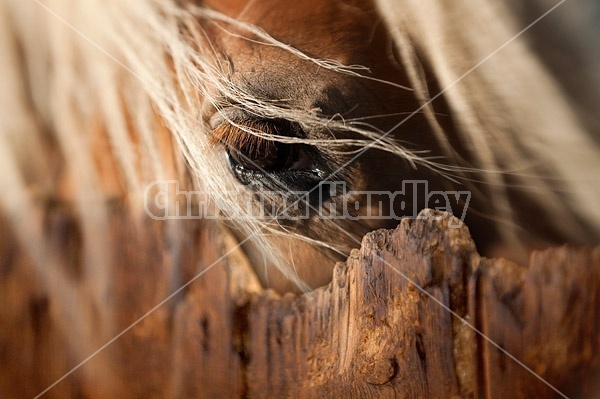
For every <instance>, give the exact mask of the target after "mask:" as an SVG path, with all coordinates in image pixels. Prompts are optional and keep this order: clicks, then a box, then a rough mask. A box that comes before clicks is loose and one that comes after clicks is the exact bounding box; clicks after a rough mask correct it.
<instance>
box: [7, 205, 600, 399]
mask: <svg viewBox="0 0 600 399" xmlns="http://www.w3.org/2000/svg"><path fill="white" fill-rule="evenodd" d="M50 213H52V215H53V217H50V218H49V219H48V226H49V227H48V231H49V232H50V233H49V234H50V235H51V236H54V237H58V238H63V239H62V240H55V241H53V243H54V244H53V245H54V248H55V249H56V250H57V251H59V252H61V253H64V254H66V255H65V258H64V259H63V260H64V262H63V263H64V264H63V269H67V270H68V271H67V273H68V274H69V275H71V278H72V279H74V281H77V284H78V286H83V287H85V286H86V284H89V283H90V282H89V281H87V280H86V274H85V272H83V271H81V270H83V269H81V264H79V263H80V262H82V259H84V257H82V256H81V255H78V252H77V245H78V244H77V243H78V240H76V239H75V238H76V237H77V233H76V230H73V229H70V228H68V226H71V227H73V226H75V225H76V220H75V217H74V216H73V215H71V214H70V212H69V211H68V209H63V208H60V209H53V210H52V211H51V212H50ZM126 215H127V212H126V210H125V209H124V208H121V207H115V208H114V209H113V210H112V212H111V220H110V231H109V232H108V233H107V234H109V236H110V245H109V246H110V248H106V252H107V253H108V254H109V255H110V256H109V258H108V259H110V267H111V269H110V271H111V272H110V276H111V280H110V285H111V286H110V289H109V290H107V292H108V293H109V294H110V295H108V296H107V298H105V299H106V301H105V302H103V303H101V304H98V303H95V304H93V306H92V305H90V306H88V307H83V309H87V310H88V311H89V312H90V313H91V314H92V315H93V314H94V309H95V307H97V306H104V307H105V309H104V311H105V314H109V315H111V318H110V319H109V320H110V324H109V325H106V324H102V323H103V322H104V320H106V319H105V318H102V317H99V316H98V317H89V320H95V323H98V325H94V326H93V328H90V329H88V330H82V331H84V332H87V333H86V334H87V335H79V336H78V335H74V334H73V330H71V329H69V325H66V324H65V320H64V318H63V316H62V315H64V314H65V313H64V312H63V311H62V309H60V308H59V307H58V306H57V304H60V303H65V301H64V300H63V301H62V302H61V301H59V300H58V299H57V298H54V297H53V296H52V295H51V293H50V292H49V291H48V289H47V287H46V288H45V286H44V284H43V282H41V281H37V280H36V276H34V275H33V270H34V269H33V268H32V266H31V261H30V260H29V259H28V257H27V256H25V255H24V254H23V251H21V250H20V249H19V248H20V246H19V244H17V242H16V241H15V239H14V237H12V236H11V232H10V230H9V229H2V231H3V239H2V241H1V244H0V255H1V259H2V263H0V265H1V267H0V292H1V293H2V297H3V300H2V301H0V320H2V323H1V324H0V369H1V370H2V373H0V374H1V376H0V397H2V398H4V397H7V398H20V397H33V396H35V395H36V394H37V393H39V392H41V391H42V390H44V389H45V388H46V387H47V386H49V385H50V384H52V383H53V382H54V381H55V380H56V379H57V378H59V377H60V376H61V375H62V374H64V373H66V372H68V371H69V370H70V369H71V368H72V367H74V366H75V365H77V364H78V363H79V362H80V361H81V360H82V359H85V358H86V357H87V356H88V355H89V354H90V353H91V352H90V350H91V349H97V348H99V347H100V346H102V344H104V343H106V342H109V340H110V339H111V338H112V337H114V336H115V335H117V334H119V333H120V332H122V331H123V330H124V329H125V328H128V327H129V326H131V325H132V323H134V322H135V321H136V320H140V318H141V317H144V318H143V319H142V320H140V321H139V322H138V323H137V324H135V325H134V326H133V327H132V328H131V329H129V330H128V331H127V332H126V333H124V334H123V335H122V336H120V337H119V338H118V339H117V340H115V341H113V342H111V344H110V345H108V346H107V347H106V348H105V349H104V350H102V351H101V352H100V353H99V354H98V355H97V356H94V357H93V358H91V359H90V360H89V361H88V362H86V363H85V365H83V366H82V367H81V368H79V369H77V370H76V371H75V372H74V373H72V374H70V375H69V376H68V377H67V378H65V379H64V380H63V381H61V382H60V383H59V384H57V385H56V386H55V387H53V388H52V389H51V390H49V391H48V392H47V393H46V394H45V395H44V397H48V398H51V397H61V398H63V397H86V398H100V397H107V395H116V396H118V397H131V398H141V397H144V398H148V397H149V398H152V397H156V398H162V397H172V398H192V397H195V398H196V397H197V398H217V397H228V398H267V397H268V398H271V397H293V398H296V397H299V398H323V397H325V398H327V397H330V398H337V397H343V398H363V397H364V398H454V397H456V398H459V397H464V398H506V397H512V398H533V397H535V398H555V397H561V396H560V395H559V394H558V393H557V392H556V391H555V390H553V389H552V388H550V387H549V386H548V385H547V384H546V383H544V382H542V381H540V379H539V378H538V377H536V376H534V375H533V374H532V373H531V371H533V372H535V373H536V374H537V375H538V376H539V377H541V378H544V379H545V380H546V381H547V383H548V384H551V385H553V386H554V387H555V388H556V389H557V390H559V391H561V392H563V393H564V394H566V395H568V396H569V397H586V398H587V397H594V396H593V395H594V393H595V392H594V390H595V389H597V387H594V381H595V380H594V374H593V373H594V372H595V373H596V375H595V376H596V378H597V376H598V372H597V370H598V364H599V363H600V247H596V248H582V247H573V246H564V247H560V248H553V249H549V250H545V251H541V252H536V253H534V254H532V256H531V260H530V265H529V266H528V267H522V266H518V265H516V264H513V263H510V262H508V261H505V260H502V259H485V258H482V257H480V256H479V255H478V253H477V251H476V248H475V246H474V244H473V242H472V240H471V238H470V236H469V232H468V229H467V228H466V227H461V228H452V227H450V226H449V222H450V221H453V222H456V220H455V219H454V220H452V219H449V217H448V216H447V215H445V214H441V213H436V212H432V211H424V213H422V214H421V216H422V218H420V219H417V220H403V221H402V222H401V223H400V225H399V226H398V228H396V229H395V230H378V231H374V232H372V233H369V234H367V235H366V236H365V237H364V239H363V242H362V246H361V248H360V250H354V251H353V252H352V253H351V255H350V257H349V258H348V259H347V261H346V262H343V263H339V264H338V265H337V266H336V268H335V270H334V275H333V280H332V282H331V283H330V284H329V285H327V286H325V287H323V288H320V289H317V290H315V291H313V292H311V293H308V294H305V295H301V296H294V295H291V294H288V295H285V296H283V297H281V296H279V295H277V294H276V293H274V292H273V291H270V290H263V289H262V288H261V287H260V286H259V284H258V282H257V279H256V277H255V276H254V274H253V272H252V270H251V268H250V266H249V264H248V263H247V261H246V259H245V257H244V254H243V253H242V251H241V250H240V249H239V248H237V249H236V248H235V246H236V242H235V241H234V240H233V239H232V238H231V235H229V233H228V232H227V231H226V230H224V229H223V228H222V227H221V226H219V225H217V224H216V223H212V224H211V223H207V222H202V223H199V222H198V221H176V222H175V221H173V222H169V223H166V222H159V221H144V220H142V221H141V222H139V221H137V222H136V221H133V220H131V219H130V218H128V217H127V216H126ZM69 232H70V233H69ZM67 233H68V234H67ZM65 237H66V238H65ZM69 237H70V238H69ZM73 237H75V238H73ZM77 270H79V271H77ZM56 272H57V273H59V272H60V273H63V272H64V270H57V271H56ZM192 280H193V281H192ZM189 281H192V282H191V283H189V284H188V285H186V286H185V287H183V285H184V284H185V283H186V282H189ZM181 287H183V288H181ZM178 288H181V289H180V291H178V293H177V294H176V295H173V296H171V294H172V293H173V292H175V290H177V289H178ZM82 292H83V293H85V292H86V291H85V290H83V291H82ZM65 295H67V293H65ZM78 298H79V297H78ZM83 298H85V296H83ZM166 298H169V299H168V300H166V301H164V300H165V299H166ZM162 301H164V303H163V302H162ZM67 303H68V302H67ZM161 303H162V304H161ZM159 304H161V305H160V306H158V307H156V306H157V305H159ZM154 307H156V309H154ZM153 309H154V310H153ZM149 311H151V312H150V313H147V312H149ZM86 320H87V319H86ZM104 323H105V322H104ZM486 337H487V338H486ZM488 339H489V340H488ZM492 342H493V343H492ZM84 344H85V345H84ZM496 345H498V347H500V348H501V349H502V350H500V349H498V347H497V346H496ZM81 348H84V349H81ZM507 353H508V354H510V355H511V356H513V357H514V359H513V358H511V357H510V356H508V355H507ZM515 359H517V360H518V361H519V362H522V364H519V363H518V362H516V361H515ZM523 366H526V367H527V368H529V369H530V371H529V370H527V369H526V368H524V367H523ZM595 370H596V371H595ZM596 394H597V392H596Z"/></svg>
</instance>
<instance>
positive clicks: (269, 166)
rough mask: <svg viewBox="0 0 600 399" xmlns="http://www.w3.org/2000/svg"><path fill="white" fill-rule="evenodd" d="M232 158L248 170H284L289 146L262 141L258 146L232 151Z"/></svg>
mask: <svg viewBox="0 0 600 399" xmlns="http://www.w3.org/2000/svg"><path fill="white" fill-rule="evenodd" d="M230 155H231V157H232V158H233V159H234V160H235V162H237V163H238V164H240V165H242V166H243V167H244V168H246V169H251V170H261V169H263V170H265V171H272V170H278V169H281V168H283V167H284V166H285V165H286V163H287V159H288V156H289V145H288V144H284V143H279V142H276V141H271V140H261V142H260V143H257V144H256V145H249V144H247V145H244V146H242V147H241V148H239V149H237V151H236V150H233V149H230Z"/></svg>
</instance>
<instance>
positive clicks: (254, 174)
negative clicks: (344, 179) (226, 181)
mask: <svg viewBox="0 0 600 399" xmlns="http://www.w3.org/2000/svg"><path fill="white" fill-rule="evenodd" d="M236 125H237V126H236ZM240 126H243V127H244V128H247V129H248V130H251V131H260V132H263V133H265V134H268V135H276V136H289V137H294V136H300V137H301V136H304V133H303V132H302V130H301V129H300V127H299V126H297V125H295V124H293V123H291V122H289V121H285V120H279V119H277V120H256V119H245V120H242V121H240V122H234V124H232V123H229V122H226V121H223V122H221V123H220V124H218V126H216V127H215V128H214V129H213V134H212V136H211V142H212V143H213V144H217V143H220V144H223V145H224V146H225V151H226V154H227V159H228V161H229V166H230V168H231V171H232V173H233V175H234V176H235V177H236V178H237V180H238V181H239V182H240V183H242V184H244V185H247V186H250V188H255V187H256V188H257V186H258V185H260V186H262V187H264V188H267V189H270V190H281V189H284V188H285V189H288V190H292V191H310V190H312V189H313V188H314V187H316V186H318V185H319V183H321V182H322V181H323V179H324V178H325V177H326V173H325V171H324V170H323V168H322V167H320V164H322V163H323V162H322V161H321V162H320V161H319V158H320V157H319V152H318V150H317V149H316V148H315V147H314V146H310V145H306V144H289V143H283V142H280V141H276V140H268V139H265V138H262V137H259V136H257V135H254V134H251V133H248V132H245V131H244V130H242V129H240Z"/></svg>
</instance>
